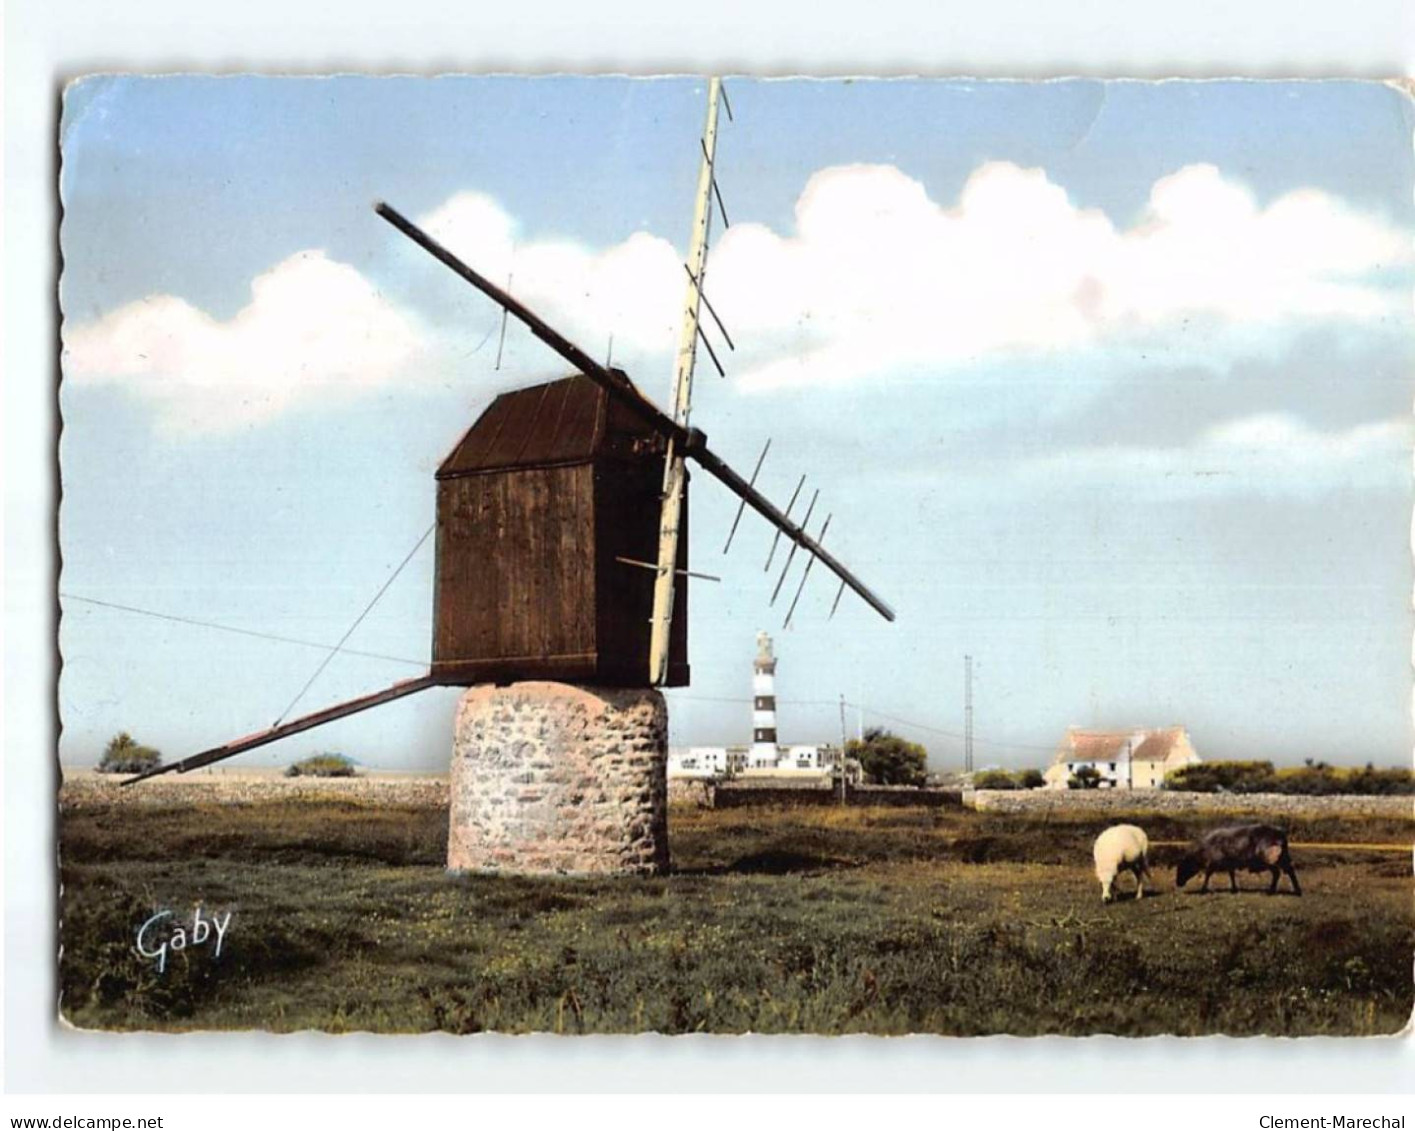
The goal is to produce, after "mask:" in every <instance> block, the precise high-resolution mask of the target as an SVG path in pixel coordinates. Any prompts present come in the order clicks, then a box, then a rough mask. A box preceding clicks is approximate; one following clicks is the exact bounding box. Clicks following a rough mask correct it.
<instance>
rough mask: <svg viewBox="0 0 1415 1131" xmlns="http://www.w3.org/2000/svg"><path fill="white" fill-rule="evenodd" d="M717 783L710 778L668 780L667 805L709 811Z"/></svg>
mask: <svg viewBox="0 0 1415 1131" xmlns="http://www.w3.org/2000/svg"><path fill="white" fill-rule="evenodd" d="M716 789H717V783H716V782H714V781H713V780H712V779H711V778H669V779H668V804H670V805H691V806H694V807H696V808H698V809H711V808H712V798H713V793H714V792H715V791H716Z"/></svg>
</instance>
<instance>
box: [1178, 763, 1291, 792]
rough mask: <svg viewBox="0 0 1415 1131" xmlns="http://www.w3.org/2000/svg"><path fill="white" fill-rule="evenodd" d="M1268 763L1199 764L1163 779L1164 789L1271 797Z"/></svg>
mask: <svg viewBox="0 0 1415 1131" xmlns="http://www.w3.org/2000/svg"><path fill="white" fill-rule="evenodd" d="M1274 775H1275V771H1274V770H1273V764H1272V763H1271V762H1200V763H1198V764H1197V765H1193V766H1184V767H1181V768H1180V769H1178V770H1175V771H1174V773H1172V774H1170V775H1169V776H1168V777H1166V778H1165V783H1164V784H1165V788H1167V789H1180V790H1184V791H1185V792H1188V793H1271V792H1273V783H1274Z"/></svg>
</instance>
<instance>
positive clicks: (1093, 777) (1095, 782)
mask: <svg viewBox="0 0 1415 1131" xmlns="http://www.w3.org/2000/svg"><path fill="white" fill-rule="evenodd" d="M1100 787H1101V772H1100V770H1098V769H1096V768H1095V766H1082V767H1081V768H1080V769H1079V770H1077V771H1076V772H1075V773H1074V774H1072V775H1071V776H1070V777H1069V778H1067V779H1066V788H1067V789H1099V788H1100Z"/></svg>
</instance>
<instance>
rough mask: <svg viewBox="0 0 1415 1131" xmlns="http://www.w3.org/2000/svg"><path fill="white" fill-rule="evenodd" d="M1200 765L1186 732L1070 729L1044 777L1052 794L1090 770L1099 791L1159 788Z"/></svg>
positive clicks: (1182, 730) (1165, 729)
mask: <svg viewBox="0 0 1415 1131" xmlns="http://www.w3.org/2000/svg"><path fill="white" fill-rule="evenodd" d="M1199 761H1201V759H1200V757H1199V755H1198V754H1197V753H1196V752H1195V750H1194V745H1193V743H1191V742H1190V741H1189V732H1188V731H1187V730H1186V729H1185V728H1184V727H1182V726H1181V727H1166V728H1164V729H1162V730H1123V731H1101V730H1084V729H1082V728H1080V727H1071V728H1070V729H1068V730H1067V732H1066V737H1065V738H1064V739H1062V741H1061V745H1060V746H1059V747H1057V751H1056V757H1055V759H1053V761H1052V764H1051V766H1050V767H1048V768H1047V770H1046V772H1045V773H1044V774H1043V775H1042V776H1043V777H1044V778H1045V779H1046V783H1047V788H1048V789H1066V788H1067V787H1068V786H1067V783H1068V782H1070V780H1071V777H1072V775H1074V774H1075V773H1076V771H1077V770H1079V769H1081V768H1082V767H1083V766H1089V767H1090V768H1092V769H1093V770H1095V771H1096V772H1097V773H1098V774H1099V775H1100V788H1101V789H1158V788H1159V787H1160V786H1161V785H1163V784H1164V779H1165V775H1166V774H1170V773H1173V772H1174V771H1175V770H1178V769H1180V768H1181V767H1183V766H1192V765H1195V764H1196V763H1198V762H1199Z"/></svg>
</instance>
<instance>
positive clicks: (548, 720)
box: [447, 682, 668, 875]
mask: <svg viewBox="0 0 1415 1131" xmlns="http://www.w3.org/2000/svg"><path fill="white" fill-rule="evenodd" d="M450 779H451V780H450V794H451V816H450V822H449V835H448V840H447V866H448V868H451V869H454V870H459V871H461V870H465V871H494V872H506V873H517V874H526V875H546V874H570V875H590V874H600V875H604V874H623V873H651V872H662V871H666V870H667V868H668V708H667V705H666V704H665V703H664V700H663V696H662V695H660V694H659V693H658V692H657V691H653V690H649V689H640V688H591V687H572V686H570V685H568V684H563V683H547V682H528V683H515V684H512V685H511V686H509V687H492V686H481V687H473V688H471V689H470V690H468V691H467V692H466V693H465V694H464V695H463V696H462V698H461V701H460V702H459V704H458V706H457V723H456V730H455V733H454V738H453V744H452V765H451V773H450Z"/></svg>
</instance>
